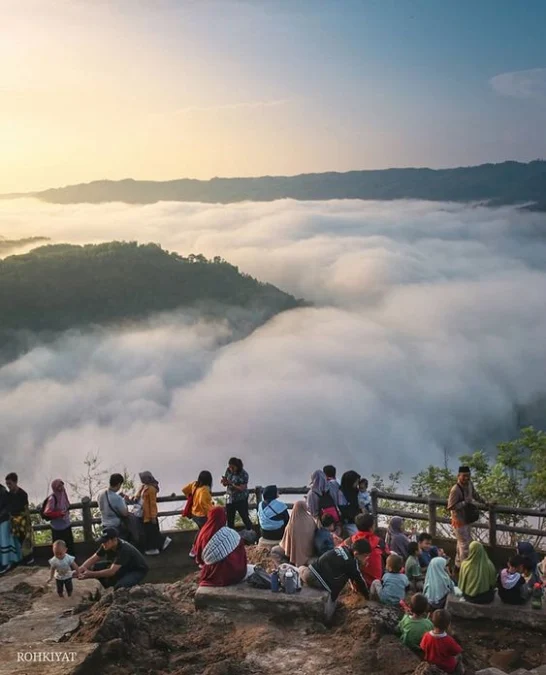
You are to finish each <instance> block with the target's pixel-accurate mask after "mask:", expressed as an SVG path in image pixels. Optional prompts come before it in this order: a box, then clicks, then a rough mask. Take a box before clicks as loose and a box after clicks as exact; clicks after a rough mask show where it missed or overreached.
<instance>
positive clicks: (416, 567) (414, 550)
mask: <svg viewBox="0 0 546 675" xmlns="http://www.w3.org/2000/svg"><path fill="white" fill-rule="evenodd" d="M418 556H419V544H418V543H417V542H416V541H410V543H409V545H408V557H407V559H406V564H405V565H404V568H405V569H404V571H405V573H406V576H407V577H408V581H409V584H410V590H412V591H413V592H414V593H419V592H420V591H422V590H423V581H424V580H425V577H424V575H423V572H422V570H421V565H420V564H419V557H418Z"/></svg>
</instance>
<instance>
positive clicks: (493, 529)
mask: <svg viewBox="0 0 546 675" xmlns="http://www.w3.org/2000/svg"><path fill="white" fill-rule="evenodd" d="M496 545H497V512H496V510H495V507H494V506H490V507H489V546H491V547H494V546H496Z"/></svg>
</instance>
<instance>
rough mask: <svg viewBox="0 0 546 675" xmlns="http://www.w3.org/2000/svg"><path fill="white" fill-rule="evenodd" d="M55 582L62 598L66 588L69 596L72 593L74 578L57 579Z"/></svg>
mask: <svg viewBox="0 0 546 675" xmlns="http://www.w3.org/2000/svg"><path fill="white" fill-rule="evenodd" d="M55 583H56V584H57V593H58V594H59V596H60V597H61V598H62V597H63V594H64V589H65V588H66V594H67V595H68V597H70V596H71V595H72V591H73V590H74V585H73V583H72V579H55Z"/></svg>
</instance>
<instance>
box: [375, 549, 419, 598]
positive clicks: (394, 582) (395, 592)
mask: <svg viewBox="0 0 546 675" xmlns="http://www.w3.org/2000/svg"><path fill="white" fill-rule="evenodd" d="M403 565H404V561H403V560H402V558H401V557H400V556H399V555H396V553H392V554H391V555H390V556H389V557H388V558H387V571H386V572H385V574H384V575H383V579H382V580H381V581H379V580H375V581H374V582H373V583H372V586H371V588H370V600H379V602H381V603H382V604H383V605H394V606H398V605H399V604H400V601H401V600H403V599H404V598H405V597H406V593H407V592H408V590H409V581H408V578H407V576H406V575H405V574H402V567H403Z"/></svg>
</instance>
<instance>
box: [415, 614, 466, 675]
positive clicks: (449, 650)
mask: <svg viewBox="0 0 546 675" xmlns="http://www.w3.org/2000/svg"><path fill="white" fill-rule="evenodd" d="M450 624H451V614H450V613H449V612H448V611H447V610H446V609H437V610H436V611H435V612H434V613H433V615H432V625H433V626H434V628H433V629H432V630H431V631H430V632H428V633H425V634H424V635H423V639H422V640H421V649H422V650H423V653H424V657H425V661H427V662H428V663H432V664H433V665H435V666H438V668H440V670H443V671H445V672H446V673H456V674H457V675H462V673H464V668H463V664H462V662H461V654H462V652H463V650H462V647H461V645H460V644H459V643H458V642H456V641H455V640H454V639H453V638H452V637H451V635H448V634H447V629H448V628H449V626H450Z"/></svg>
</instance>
